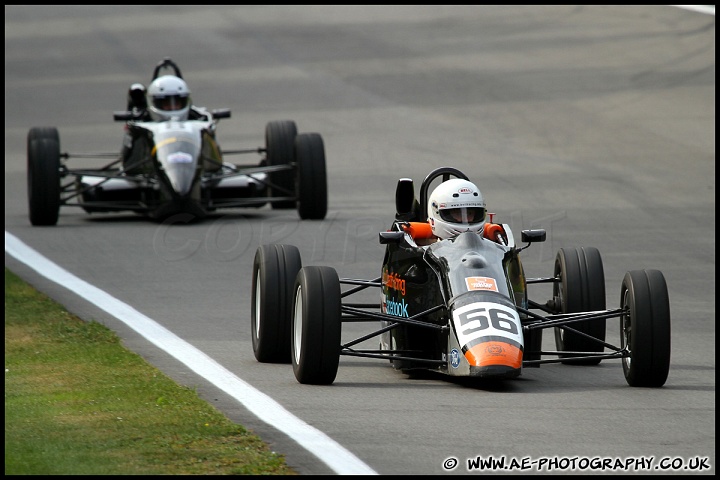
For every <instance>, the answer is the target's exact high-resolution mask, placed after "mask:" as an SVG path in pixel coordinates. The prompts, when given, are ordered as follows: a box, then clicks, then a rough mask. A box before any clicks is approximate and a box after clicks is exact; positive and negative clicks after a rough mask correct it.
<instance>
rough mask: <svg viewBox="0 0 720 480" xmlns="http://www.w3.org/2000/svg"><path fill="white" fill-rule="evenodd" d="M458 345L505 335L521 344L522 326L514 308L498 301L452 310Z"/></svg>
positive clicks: (478, 303)
mask: <svg viewBox="0 0 720 480" xmlns="http://www.w3.org/2000/svg"><path fill="white" fill-rule="evenodd" d="M453 324H454V325H455V332H457V337H458V342H459V343H460V345H463V346H464V345H467V344H468V343H470V342H472V341H473V340H476V339H478V338H482V337H496V338H497V337H505V338H508V339H511V340H513V341H514V342H517V343H519V344H520V345H522V342H523V337H522V327H521V326H520V317H518V314H517V312H516V311H515V309H513V308H511V307H506V306H505V305H501V304H499V303H492V302H476V303H471V304H470V305H465V306H463V307H460V308H458V309H456V310H454V311H453Z"/></svg>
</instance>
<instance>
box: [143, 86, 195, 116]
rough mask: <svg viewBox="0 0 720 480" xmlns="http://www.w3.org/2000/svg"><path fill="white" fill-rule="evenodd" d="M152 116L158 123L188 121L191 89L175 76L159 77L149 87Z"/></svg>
mask: <svg viewBox="0 0 720 480" xmlns="http://www.w3.org/2000/svg"><path fill="white" fill-rule="evenodd" d="M148 96H149V97H150V116H151V117H152V119H153V120H155V121H156V122H161V121H164V120H170V119H174V120H187V118H188V113H189V111H190V88H189V87H188V86H187V83H185V81H184V80H183V79H182V78H179V77H176V76H174V75H164V76H162V77H158V78H156V79H155V80H153V82H152V83H151V84H150V87H148Z"/></svg>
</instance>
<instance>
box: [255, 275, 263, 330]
mask: <svg viewBox="0 0 720 480" xmlns="http://www.w3.org/2000/svg"><path fill="white" fill-rule="evenodd" d="M261 305H262V283H260V270H258V272H257V276H256V277H255V338H256V339H257V338H260V312H261V310H260V309H261V308H262V307H261Z"/></svg>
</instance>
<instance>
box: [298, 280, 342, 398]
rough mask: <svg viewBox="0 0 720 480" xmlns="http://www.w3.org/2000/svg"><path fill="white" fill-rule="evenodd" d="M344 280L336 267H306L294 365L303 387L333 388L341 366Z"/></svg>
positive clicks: (301, 294) (299, 308)
mask: <svg viewBox="0 0 720 480" xmlns="http://www.w3.org/2000/svg"><path fill="white" fill-rule="evenodd" d="M341 315H342V313H341V306H340V280H339V278H338V275H337V272H336V271H335V269H333V268H332V267H304V268H303V269H301V270H300V273H298V276H297V280H296V282H295V300H294V305H293V327H292V332H293V333H292V342H291V343H292V363H293V372H294V373H295V378H296V379H297V381H298V382H300V383H305V384H312V385H330V384H331V383H333V382H334V381H335V377H336V375H337V371H338V364H339V362H340V332H341V321H342V318H341Z"/></svg>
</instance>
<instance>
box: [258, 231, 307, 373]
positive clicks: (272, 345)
mask: <svg viewBox="0 0 720 480" xmlns="http://www.w3.org/2000/svg"><path fill="white" fill-rule="evenodd" d="M301 267H302V262H301V259H300V252H299V250H298V249H297V247H295V246H293V245H261V246H260V247H258V249H257V251H256V252H255V260H254V263H253V282H252V314H251V318H250V324H251V327H252V344H253V352H254V353H255V358H256V359H257V360H258V361H259V362H263V363H290V325H291V307H292V301H293V293H294V291H293V288H294V286H295V277H296V276H297V273H298V272H299V271H300V268H301Z"/></svg>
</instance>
